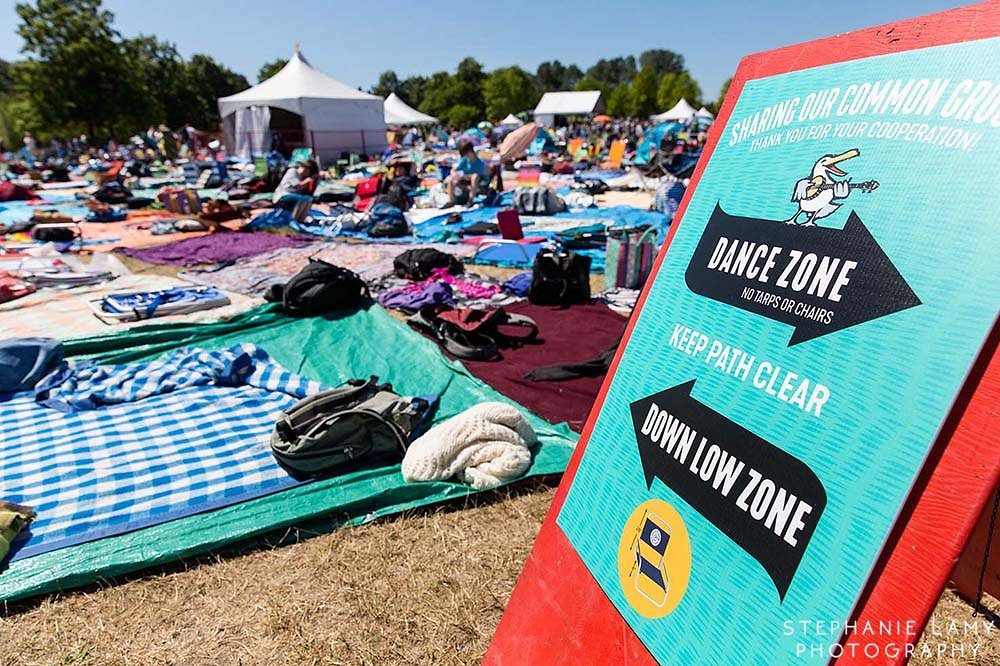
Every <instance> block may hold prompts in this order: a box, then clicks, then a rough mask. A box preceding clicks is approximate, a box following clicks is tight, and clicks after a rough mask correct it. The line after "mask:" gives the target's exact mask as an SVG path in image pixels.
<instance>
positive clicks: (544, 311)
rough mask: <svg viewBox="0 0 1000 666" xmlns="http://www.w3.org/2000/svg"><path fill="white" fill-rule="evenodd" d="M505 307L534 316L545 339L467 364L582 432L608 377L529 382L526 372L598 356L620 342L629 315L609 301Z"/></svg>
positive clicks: (543, 413) (480, 375)
mask: <svg viewBox="0 0 1000 666" xmlns="http://www.w3.org/2000/svg"><path fill="white" fill-rule="evenodd" d="M504 309H505V310H507V311H508V312H514V313H518V314H522V315H527V316H528V317H531V318H532V319H534V320H535V322H536V323H537V324H538V340H539V342H538V343H536V344H528V345H525V346H523V347H521V348H520V349H504V350H502V352H501V353H502V354H503V358H502V360H499V361H462V363H463V364H464V365H465V367H467V368H468V369H469V371H470V372H471V373H472V374H474V375H475V376H476V377H478V378H480V379H482V380H483V381H484V382H486V383H487V384H489V385H490V386H492V387H493V388H495V389H497V390H498V391H500V392H501V393H503V394H504V395H506V396H507V397H509V398H512V399H513V400H516V401H517V402H519V403H521V404H522V405H524V406H525V407H527V408H528V409H530V410H531V411H532V412H534V413H535V414H538V415H539V416H541V417H542V418H544V419H545V420H546V421H549V422H551V423H561V422H563V421H565V422H567V423H569V425H570V427H571V428H573V429H574V430H576V431H577V432H579V431H580V430H582V429H583V425H584V423H585V422H586V421H587V416H588V415H589V414H590V407H591V405H593V404H594V400H595V399H596V398H597V392H598V391H599V390H600V388H601V383H602V382H603V381H604V377H603V376H601V377H582V378H579V379H571V380H569V381H562V382H529V381H528V380H527V379H524V375H525V374H526V373H527V372H528V371H530V370H533V369H535V368H537V367H539V366H542V365H552V364H554V363H579V362H582V361H586V360H589V359H591V358H593V357H594V356H596V355H597V354H599V353H600V352H601V351H603V350H604V349H606V348H607V347H609V346H610V345H612V344H614V343H615V341H616V340H617V339H618V337H619V336H620V335H621V332H622V330H623V329H624V328H625V322H626V320H625V318H624V317H622V316H620V315H617V314H615V313H614V312H612V311H611V310H609V309H608V307H607V306H606V305H603V304H598V305H574V306H571V307H569V308H567V309H565V310H562V309H559V308H554V307H547V306H542V305H532V304H530V303H527V302H524V303H515V304H513V305H508V306H504Z"/></svg>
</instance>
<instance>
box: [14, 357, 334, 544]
mask: <svg viewBox="0 0 1000 666" xmlns="http://www.w3.org/2000/svg"><path fill="white" fill-rule="evenodd" d="M176 354H182V355H183V354H187V355H188V356H187V358H199V357H200V358H201V359H202V361H203V362H204V364H205V367H209V368H215V369H219V368H220V367H221V368H223V369H224V370H225V369H226V368H231V367H236V368H238V369H239V370H238V371H237V372H234V373H228V374H227V372H223V373H222V374H223V375H225V376H226V377H227V378H228V383H229V385H218V383H208V382H202V381H193V382H191V383H184V382H178V381H177V379H178V378H177V377H172V378H170V382H171V383H170V385H169V387H167V386H165V385H161V384H158V382H157V381H154V378H156V377H159V378H160V379H167V378H168V375H169V372H168V371H166V370H165V368H166V365H169V361H170V360H171V359H174V360H176V359H177V358H179V357H178V356H176ZM234 361H238V362H237V363H236V365H235V366H234V365H233V363H232V362H234ZM247 362H249V365H245V363H247ZM165 364H166V365H165ZM220 364H221V365H220ZM185 368H186V369H187V370H188V371H190V373H191V374H190V375H189V376H192V377H193V376H198V377H201V376H202V375H199V374H198V373H197V372H195V368H194V364H193V363H187V364H185ZM109 369H119V370H120V371H121V372H122V373H123V374H121V375H119V378H125V379H126V380H127V381H123V382H120V383H118V384H115V382H114V376H115V373H114V372H111V371H110V370H109ZM161 371H163V372H166V373H167V374H162V372H161ZM207 374H208V375H212V374H213V373H212V372H208V373H207ZM90 378H91V379H94V378H98V379H99V380H100V381H99V382H98V384H99V385H100V386H101V387H104V388H105V389H108V390H110V389H111V388H115V389H116V390H117V391H118V393H117V394H116V400H115V401H113V402H114V404H103V405H93V406H92V407H93V408H90V409H86V408H85V409H84V410H83V411H72V412H69V413H66V412H62V411H57V410H55V409H50V408H48V407H46V406H44V405H42V404H40V403H38V402H37V401H36V400H35V395H34V394H33V393H30V392H29V393H20V394H15V395H14V396H13V397H12V398H11V399H10V400H8V401H6V402H0V422H2V423H3V424H4V427H3V429H2V431H0V454H2V456H3V457H2V459H0V460H2V463H0V499H4V500H7V501H12V502H17V503H19V504H27V505H29V506H32V507H34V508H35V510H36V512H37V514H38V518H37V519H36V520H35V522H34V523H33V524H32V525H31V530H30V533H29V537H28V540H27V541H26V542H25V543H24V545H23V546H22V547H21V548H20V549H18V550H16V551H15V553H14V555H13V559H20V558H25V557H30V556H32V555H38V554H40V553H44V552H47V551H50V550H56V549H58V548H64V547H66V546H71V545H74V544H77V543H82V542H85V541H92V540H94V539H98V538H102V537H106V536H112V535H115V534H121V533H123V532H128V531H131V530H135V529H139V528H141V527H147V526H149V525H153V524H156V523H161V522H165V521H168V520H173V519H175V518H180V517H182V516H187V515H191V514H195V513H200V512H202V511H207V510H210V509H215V508H218V507H221V506H226V505H229V504H235V503H237V502H241V501H245V500H248V499H252V498H254V497H259V496H261V495H265V494H268V493H272V492H275V491H278V490H283V489H285V488H288V487H291V486H293V485H296V484H297V483H298V482H296V481H295V480H294V479H292V478H291V477H289V476H288V474H287V473H286V472H285V471H283V470H282V469H281V468H280V467H279V466H278V465H277V463H275V462H274V459H273V457H272V456H271V453H270V450H269V449H268V447H267V439H268V436H269V434H270V432H271V429H272V427H273V426H274V422H275V421H276V420H277V418H278V415H279V413H280V412H281V411H282V410H283V409H287V408H288V407H290V406H291V405H293V404H294V403H295V402H296V400H298V399H299V398H302V397H305V396H306V395H309V394H312V393H315V392H317V391H319V390H320V389H321V387H320V386H319V385H318V384H317V383H315V382H311V381H308V380H306V379H304V378H303V377H301V376H299V375H296V374H293V373H291V372H288V371H287V370H285V369H283V368H282V367H281V366H279V365H278V364H277V363H275V362H274V361H273V360H271V359H270V357H269V356H268V355H267V353H266V352H265V351H264V350H262V349H260V348H259V347H256V346H253V345H238V346H236V347H231V348H229V349H226V350H221V351H217V352H206V351H204V350H178V352H175V354H174V355H171V356H169V357H166V358H165V359H164V360H163V361H160V362H154V363H145V364H130V365H128V366H105V370H104V371H101V372H96V373H91V375H90ZM78 379H79V378H78ZM223 381H227V380H223ZM95 386H96V385H95V384H93V383H89V382H85V381H84V382H78V383H77V384H76V385H75V387H74V391H76V393H74V392H70V391H69V390H68V388H67V387H63V388H66V389H67V390H66V391H65V392H64V393H63V394H62V397H63V398H65V399H67V400H68V402H70V403H72V402H73V397H74V395H78V394H79V395H82V394H87V395H91V396H92V395H93V389H95ZM156 386H159V387H160V388H161V389H165V390H167V392H163V391H162V390H161V391H157V390H155V388H151V387H156ZM126 395H127V396H130V398H131V399H133V400H135V401H133V402H122V401H121V400H118V399H117V398H124V399H129V398H127V397H126Z"/></svg>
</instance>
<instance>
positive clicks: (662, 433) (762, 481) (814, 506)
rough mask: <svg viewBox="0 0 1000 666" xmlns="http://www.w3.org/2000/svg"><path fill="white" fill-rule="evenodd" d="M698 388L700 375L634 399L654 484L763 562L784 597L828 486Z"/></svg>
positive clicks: (646, 468) (642, 452) (639, 438)
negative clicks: (757, 511) (759, 511)
mask: <svg viewBox="0 0 1000 666" xmlns="http://www.w3.org/2000/svg"><path fill="white" fill-rule="evenodd" d="M693 386H694V380H692V381H690V382H687V383H685V384H681V385H679V386H675V387H674V388H671V389H667V390H666V391H661V392H660V393H657V394H655V395H652V396H649V397H648V398H643V399H641V400H637V401H636V402H633V403H632V404H631V411H632V424H633V426H634V427H635V437H636V444H637V445H638V448H639V458H640V460H641V461H642V472H643V475H644V476H645V479H646V487H647V488H648V489H651V488H652V485H653V480H654V479H656V478H658V479H660V480H661V481H662V482H663V483H664V484H666V485H667V486H669V487H670V488H671V489H672V490H673V491H674V492H676V493H677V494H678V495H680V496H681V497H682V498H683V499H684V501H686V502H687V503H688V504H690V505H691V507H692V508H694V509H695V510H696V511H698V512H699V513H701V514H702V515H703V516H704V517H705V518H706V519H708V520H709V521H711V523H712V524H713V525H715V526H716V527H717V528H719V529H720V530H721V531H722V532H723V533H724V534H726V536H728V537H729V538H730V539H732V540H733V541H735V542H736V543H737V544H738V545H739V546H740V547H741V548H743V550H745V551H746V552H748V553H749V554H750V555H751V556H753V558H754V559H756V560H757V561H758V562H760V564H761V565H762V566H763V567H764V569H765V570H767V573H768V575H769V576H770V577H771V580H772V581H774V585H775V587H776V588H777V589H778V595H779V596H780V597H781V598H782V599H784V597H785V593H786V592H787V591H788V586H789V585H790V584H791V582H792V578H793V577H794V576H795V571H796V570H797V569H798V566H799V562H800V561H801V560H802V555H803V554H804V553H805V550H806V547H807V546H808V545H809V540H810V539H811V538H812V535H813V532H814V531H815V529H816V525H817V523H818V522H819V519H820V516H821V515H822V514H823V509H824V508H825V507H826V491H825V490H824V488H823V484H822V483H820V480H819V479H818V478H817V476H816V474H815V473H813V471H812V470H811V469H810V468H809V467H808V466H807V465H806V464H805V463H804V462H802V461H801V460H799V459H798V458H796V457H794V456H792V455H790V454H788V453H787V452H786V451H784V450H783V449H781V448H778V447H777V446H775V445H774V444H771V443H770V442H768V441H766V440H764V439H762V438H760V437H758V436H757V435H755V434H753V433H752V432H750V431H749V430H747V429H746V428H743V427H742V426H740V425H738V424H737V423H734V422H733V421H730V420H729V419H727V418H726V417H724V416H722V415H721V414H719V413H718V412H716V411H714V410H712V409H710V408H709V407H707V406H705V405H703V404H702V403H700V402H698V401H697V400H695V399H694V398H692V397H691V388H692V387H693ZM713 461H714V464H713ZM706 472H710V473H709V474H708V478H707V480H706V479H705V478H704V475H705V473H706ZM720 479H721V481H720ZM727 479H731V482H729V483H728V487H727ZM769 487H771V488H773V491H771V494H770V497H771V500H772V501H771V502H770V503H769V504H768V510H767V511H766V512H765V514H764V517H763V518H760V519H758V518H756V517H754V515H753V513H752V511H753V509H754V507H755V506H757V507H758V508H760V507H762V506H764V500H765V499H767V496H768V488H769ZM779 489H781V490H780V491H779ZM759 495H762V496H760V497H758V496H759ZM775 500H779V501H775ZM756 501H760V502H761V504H757V505H755V502H756ZM741 504H745V505H746V506H747V507H748V509H749V510H747V509H744V508H741ZM772 508H773V509H774V511H773V512H772V510H771V509H772ZM796 516H797V517H798V519H799V520H800V521H801V523H802V524H801V526H798V527H796V523H795V520H796ZM768 520H771V524H770V525H768Z"/></svg>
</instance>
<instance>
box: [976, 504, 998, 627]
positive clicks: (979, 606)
mask: <svg viewBox="0 0 1000 666" xmlns="http://www.w3.org/2000/svg"><path fill="white" fill-rule="evenodd" d="M998 512H1000V486H997V490H996V493H994V497H993V514H992V515H991V516H990V527H989V530H987V533H986V552H985V553H983V567H982V568H981V569H980V570H979V585H978V587H976V603H975V605H974V606H973V607H972V615H973V617H975V616H977V615H980V614H982V611H983V581H984V580H985V579H986V569H987V568H988V567H989V562H990V545H991V544H992V543H993V532H994V530H996V526H997V513H998Z"/></svg>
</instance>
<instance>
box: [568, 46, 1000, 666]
mask: <svg viewBox="0 0 1000 666" xmlns="http://www.w3.org/2000/svg"><path fill="white" fill-rule="evenodd" d="M997 72H1000V39H987V40H980V41H973V42H966V43H960V44H954V45H947V46H938V47H933V48H926V49H920V50H913V51H907V52H901V53H897V54H891V55H884V56H877V57H871V58H865V59H860V60H853V61H849V62H844V63H839V64H832V65H827V66H823V67H817V68H813V69H808V70H803V71H798V72H792V73H788V74H783V75H779V76H773V77H768V78H762V79H755V80H751V81H749V82H747V83H746V85H745V86H744V88H743V90H742V91H741V94H740V96H739V99H738V100H737V102H736V104H735V107H734V109H733V112H732V114H731V117H730V118H729V120H728V122H727V124H726V126H725V127H724V128H716V129H717V130H719V129H721V133H720V136H719V141H718V144H717V145H716V148H715V150H714V153H713V154H712V156H711V159H710V161H709V163H708V164H707V166H706V168H705V170H704V172H703V173H702V175H701V179H700V181H699V183H698V186H697V188H696V190H695V191H694V192H693V195H692V197H691V199H690V201H689V204H688V207H687V210H686V212H685V213H684V217H683V221H682V222H681V224H680V227H679V229H677V231H676V234H675V235H674V238H673V240H672V242H671V244H670V246H669V249H668V251H667V254H666V256H665V258H664V260H663V262H662V264H661V266H660V268H659V271H658V273H657V274H656V276H655V280H654V282H653V284H652V285H651V286H650V289H649V293H648V295H647V298H646V300H645V302H644V304H643V306H642V309H641V311H640V312H639V313H637V315H636V317H637V319H636V322H635V326H634V329H633V331H632V334H631V337H630V338H629V340H628V344H627V347H626V349H625V351H624V353H623V355H622V357H621V360H620V363H619V365H618V367H617V370H616V372H615V375H614V378H613V380H612V382H611V384H610V387H609V389H608V391H607V394H606V396H605V399H604V403H603V406H602V409H601V412H600V414H599V415H598V417H597V420H596V422H595V424H594V427H593V430H592V432H591V434H590V437H589V440H588V442H587V446H586V450H585V452H584V454H583V456H582V459H581V462H580V466H579V469H578V471H577V473H576V476H575V478H574V481H573V484H572V486H571V487H570V490H569V493H568V495H567V497H566V501H565V504H564V505H563V507H562V509H561V511H560V513H559V516H558V518H557V523H558V525H559V526H560V528H561V529H562V531H563V532H564V533H565V534H566V536H567V537H568V539H569V541H570V543H571V544H572V546H573V548H574V549H575V550H576V552H577V553H578V554H579V555H580V557H581V558H582V560H583V562H584V563H585V564H586V566H587V568H588V570H589V571H590V572H591V574H592V575H593V576H594V578H595V579H596V581H597V583H598V584H599V585H600V587H601V589H602V590H603V591H604V592H605V594H607V596H608V598H609V599H610V600H611V602H612V603H613V604H614V606H615V607H616V608H617V609H618V611H619V612H620V613H621V614H622V616H623V617H624V618H625V620H626V621H627V622H628V624H629V625H630V626H631V628H632V629H633V630H634V631H635V633H636V635H637V636H638V637H639V638H640V640H641V641H642V642H643V644H644V645H645V646H646V647H647V648H648V649H649V650H650V652H651V653H652V654H653V656H654V657H656V658H657V659H658V660H660V661H661V662H664V663H678V664H695V663H697V664H751V663H753V664H780V663H825V662H827V661H828V660H829V658H830V656H831V648H832V647H833V646H835V645H836V644H837V642H838V641H839V632H837V631H832V632H828V633H827V634H825V635H822V636H815V635H803V633H802V632H800V631H798V630H797V629H796V627H797V626H798V625H796V624H795V623H797V622H800V621H803V620H805V621H809V622H813V623H816V622H822V623H826V626H828V627H830V626H833V627H837V626H840V627H843V626H844V624H845V623H846V622H847V621H848V618H849V617H850V615H851V612H852V609H853V608H854V606H855V604H856V603H857V600H858V598H859V596H860V594H861V592H862V590H863V588H864V586H865V583H866V581H867V579H868V577H869V575H870V574H871V571H872V568H873V566H874V564H875V562H876V560H877V558H878V555H879V552H880V551H881V549H882V547H883V545H884V544H885V541H886V539H887V537H888V534H889V532H890V531H891V529H892V526H893V524H894V522H895V520H896V517H897V515H898V513H899V511H900V509H901V507H902V505H903V503H904V501H905V499H906V497H907V494H908V493H909V492H910V490H911V488H912V486H913V484H914V481H915V479H916V476H917V474H918V472H919V471H920V469H921V466H922V465H923V463H924V460H925V459H926V457H927V455H928V452H929V450H930V448H931V446H932V444H933V442H934V440H935V436H936V434H937V433H938V431H939V429H940V427H941V424H942V422H943V421H944V419H945V417H946V416H947V414H948V411H949V409H950V407H951V405H952V402H953V400H954V398H955V396H956V394H957V393H958V391H959V389H960V388H961V385H962V383H963V381H964V379H965V377H966V374H967V373H968V371H969V369H970V367H971V365H972V363H973V361H974V359H975V357H976V354H977V353H978V351H979V350H980V348H981V346H982V344H983V342H984V340H985V339H986V337H987V335H988V333H989V331H990V329H991V327H992V326H993V324H994V322H995V320H996V318H997V309H998V302H1000V301H998V296H997V295H998V294H1000V271H998V270H997V257H1000V233H998V226H1000V216H998V212H997V211H998V210H1000V79H998V78H996V77H997ZM813 626H815V625H813ZM817 644H818V645H819V648H820V649H816V646H817ZM832 654H834V655H835V654H836V653H835V652H833V653H832Z"/></svg>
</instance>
